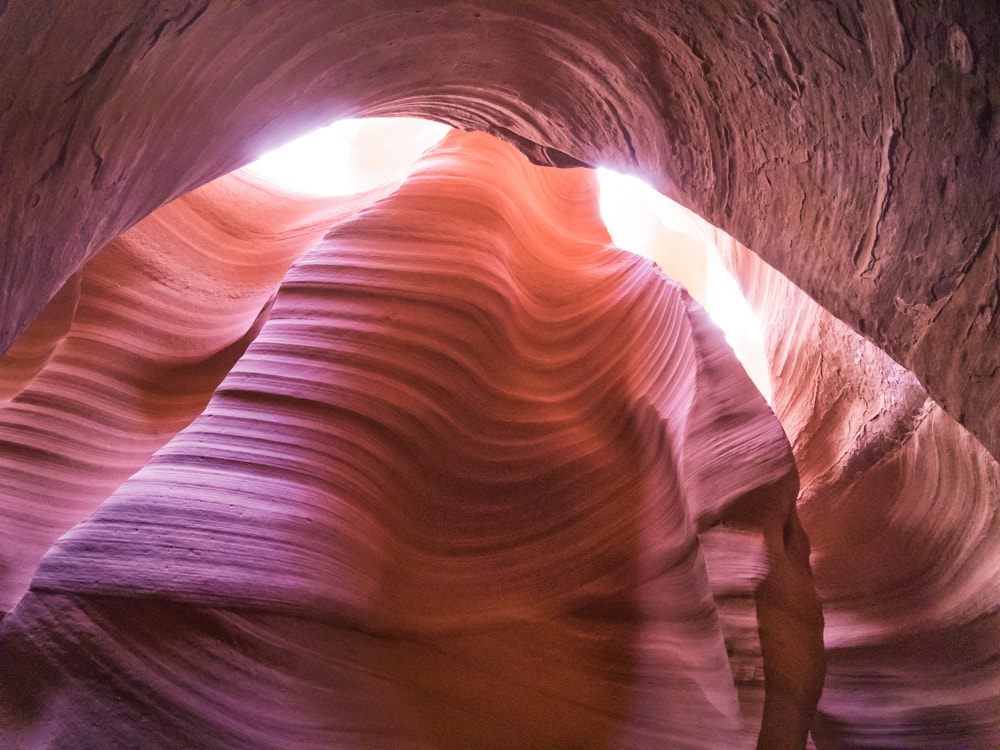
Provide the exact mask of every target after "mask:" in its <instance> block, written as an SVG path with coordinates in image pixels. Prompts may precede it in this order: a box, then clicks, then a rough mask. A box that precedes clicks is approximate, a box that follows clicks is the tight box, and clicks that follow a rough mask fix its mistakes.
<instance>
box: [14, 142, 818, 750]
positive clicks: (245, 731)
mask: <svg viewBox="0 0 1000 750" xmlns="http://www.w3.org/2000/svg"><path fill="white" fill-rule="evenodd" d="M596 207H597V201H596V187H595V184H594V182H593V177H592V176H591V175H590V174H589V173H588V172H586V171H583V170H570V171H557V170H545V169H539V168H537V167H532V166H530V165H529V164H528V163H527V162H526V161H525V160H524V159H523V157H522V156H520V155H519V154H518V153H517V152H515V151H513V150H512V149H511V148H510V147H508V146H504V145H503V144H500V143H499V142H496V141H493V140H492V139H489V138H487V137H485V136H478V135H460V134H453V135H451V136H449V138H448V139H447V140H446V141H445V142H444V143H443V144H442V145H441V146H440V147H438V148H437V149H436V150H435V151H433V152H431V154H429V155H428V156H427V157H425V159H424V160H423V161H422V162H421V163H420V166H419V168H418V169H417V171H416V172H415V173H414V174H413V175H411V176H410V177H409V178H408V179H407V180H406V181H405V182H404V183H403V184H402V185H401V187H399V188H398V189H397V190H396V191H395V192H393V193H392V194H391V195H388V196H386V197H383V198H381V200H379V201H378V202H375V203H372V204H371V205H370V206H368V207H367V208H365V209H364V210H361V211H358V212H356V213H355V214H353V215H352V216H350V217H347V218H345V219H343V220H341V221H339V222H335V223H332V226H331V228H330V229H329V231H328V232H327V233H326V235H325V236H324V238H323V239H322V241H321V242H318V244H316V245H315V246H314V247H313V248H312V249H311V250H310V251H309V252H308V253H307V254H306V255H305V256H304V257H302V259H301V260H299V261H297V262H296V263H295V265H294V266H293V267H292V269H291V270H290V272H289V273H288V275H287V276H286V278H285V280H284V282H283V283H282V285H281V288H280V291H279V292H278V294H277V297H276V299H275V301H274V304H273V307H272V308H271V310H270V311H269V313H268V315H267V320H266V322H264V323H263V325H262V327H261V328H260V332H259V334H258V335H257V336H256V338H255V340H254V341H253V343H251V344H250V345H249V347H248V348H247V350H246V353H245V354H244V355H243V356H242V357H241V358H240V359H239V360H238V361H237V362H236V363H235V365H234V366H233V368H232V370H231V371H230V372H229V373H228V374H227V375H226V376H225V378H224V379H223V381H222V382H221V384H220V385H219V387H218V388H217V389H216V391H215V394H214V395H213V396H212V399H211V401H210V402H209V403H208V405H207V406H206V407H205V409H204V411H203V412H201V414H200V415H199V416H197V418H196V419H195V420H194V421H193V422H192V423H191V424H190V425H189V426H188V427H187V428H185V429H184V430H182V431H181V432H180V433H179V434H178V435H177V436H176V437H175V438H174V439H173V440H171V441H170V442H169V443H168V444H167V445H166V446H165V447H163V448H162V449H160V450H159V451H158V452H157V453H156V454H155V455H154V456H153V457H152V459H151V460H150V461H149V462H148V463H147V464H146V465H145V466H144V467H143V468H141V469H140V470H139V471H138V472H137V473H136V474H135V475H134V476H132V477H131V478H129V479H128V480H127V481H125V482H124V484H122V485H121V486H120V487H119V488H118V489H117V491H115V492H114V494H113V495H112V496H111V497H110V498H109V499H108V500H107V501H105V502H104V503H103V504H102V505H101V506H100V508H98V510H97V511H96V512H95V513H93V514H92V515H91V516H90V517H89V518H88V519H87V520H85V521H84V522H83V523H81V524H79V525H78V526H76V527H75V528H74V529H73V530H72V531H70V532H69V533H68V534H66V535H65V536H64V537H63V538H62V539H60V540H59V541H58V542H56V544H55V545H54V546H53V547H52V549H51V550H50V551H49V552H48V554H47V555H46V556H45V558H44V560H43V561H42V563H41V565H40V567H39V569H38V572H37V574H36V576H35V578H34V580H33V582H32V587H31V590H30V591H29V592H28V593H27V594H26V595H25V596H24V598H23V599H22V600H21V602H20V604H19V605H18V606H17V608H15V609H14V610H13V611H12V612H11V613H10V614H8V616H7V617H6V618H5V620H4V622H3V626H2V632H0V648H2V649H3V654H4V658H5V659H6V660H7V661H8V663H11V664H14V665H15V668H14V669H13V670H11V671H10V672H9V673H7V674H5V675H4V676H3V677H0V695H2V698H3V699H2V700H0V705H2V706H3V707H4V710H5V711H6V712H7V713H6V716H5V717H4V718H5V722H6V723H7V725H8V726H10V727H11V729H9V730H7V737H8V738H12V739H13V741H20V742H26V743H31V742H39V741H53V742H57V743H59V742H62V743H64V744H65V743H67V742H75V743H82V744H94V743H98V744H99V743H100V742H102V741H105V740H106V739H107V738H108V737H111V736H114V737H116V738H119V739H120V741H122V742H126V743H138V744H149V743H154V744H156V743H159V742H165V743H169V744H195V745H213V746H215V745H225V746H230V747H232V746H246V747H250V746H260V745H271V746H284V747H311V746H312V747H319V746H343V745H345V744H356V745H364V746H384V747H430V746H434V747H441V746H456V747H457V746H470V745H472V746H525V747H527V746H536V747H537V746H539V745H560V746H566V745H574V744H595V743H596V744H613V745H625V746H650V747H652V746H657V747H662V746H664V744H667V745H669V744H681V745H684V746H688V747H718V746H720V743H722V744H732V743H734V742H738V741H740V740H739V738H740V736H741V734H742V733H744V732H745V727H743V726H741V719H740V714H739V706H738V702H737V696H736V688H735V684H734V679H733V673H732V667H731V665H730V661H729V660H728V659H727V653H726V644H725V640H724V635H723V632H722V630H721V628H720V621H719V616H718V614H717V609H716V604H715V600H714V599H713V593H715V594H719V593H720V592H723V591H725V590H735V589H739V590H741V591H751V592H752V591H754V590H758V591H759V592H763V593H758V595H757V598H758V611H759V612H760V613H761V640H762V641H763V643H764V646H765V653H764V668H765V672H767V681H768V691H769V697H768V701H769V704H768V705H766V706H765V709H764V730H763V731H764V732H768V731H770V732H782V731H783V732H785V733H786V735H787V736H798V735H801V736H800V741H804V738H805V731H807V729H808V725H809V720H810V718H811V707H810V700H811V702H812V705H815V698H816V697H818V692H815V688H816V687H817V686H818V683H817V682H816V678H817V677H818V678H819V679H820V680H821V678H822V665H821V662H822V655H821V653H820V654H817V653H816V652H815V649H812V650H810V648H809V646H808V641H809V638H808V637H805V638H799V639H798V640H800V641H802V642H803V643H806V644H807V645H805V646H801V645H797V646H796V647H795V648H791V649H787V648H786V649H777V648H775V647H774V646H773V645H769V644H775V643H779V642H780V640H781V637H782V636H788V635H789V634H792V635H795V636H800V635H802V634H806V635H808V634H810V633H811V634H812V637H813V638H815V637H818V633H819V632H820V629H821V627H822V625H821V622H819V621H817V620H816V617H817V615H818V608H816V610H815V611H810V609H809V606H808V603H806V604H805V605H803V603H802V601H803V597H802V593H803V591H804V590H805V589H802V588H801V587H802V586H805V587H806V589H808V590H811V581H810V580H809V576H808V560H807V559H803V558H802V556H801V551H799V552H796V551H795V550H794V549H793V550H788V549H786V541H787V540H783V537H782V529H783V528H786V527H787V523H788V522H789V521H788V519H789V515H788V514H789V513H792V514H793V516H794V502H793V501H794V497H795V487H796V479H795V476H796V475H795V469H794V466H793V464H792V462H791V454H790V452H789V448H788V444H787V442H786V440H785V437H784V434H783V433H782V431H781V428H780V426H779V424H778V423H777V421H776V420H775V419H774V417H773V415H772V414H771V413H770V411H769V409H768V408H767V406H766V404H765V403H764V401H763V399H762V398H761V397H760V395H759V394H758V393H756V391H755V389H754V388H753V386H752V384H751V383H750V381H749V379H748V378H747V377H746V375H745V373H743V371H742V369H741V368H740V367H739V365H738V363H737V362H736V360H735V358H734V357H733V355H732V353H731V351H730V350H729V349H728V348H727V347H726V346H725V344H724V343H723V340H722V336H721V333H720V332H719V331H718V330H717V329H715V328H714V326H712V325H711V324H710V323H709V322H708V320H707V318H706V317H705V315H704V312H703V311H702V310H701V309H700V308H699V307H698V306H697V305H696V304H695V303H693V302H692V301H691V300H690V298H689V297H688V296H687V295H686V293H685V292H684V291H683V290H682V289H681V288H680V287H678V286H677V285H675V284H674V283H672V282H670V281H669V280H668V279H667V278H666V277H664V276H663V275H662V274H661V273H660V272H659V271H657V270H656V269H655V268H654V267H653V266H652V265H651V264H649V263H648V262H647V261H645V260H643V259H640V258H638V257H636V256H632V255H630V254H628V253H624V252H622V251H620V250H616V249H614V248H611V247H609V246H608V242H609V239H608V237H607V234H606V230H605V229H604V227H603V224H602V223H601V221H600V218H599V216H598V214H597V210H596ZM793 516H792V517H793ZM720 521H721V522H722V524H723V527H724V528H720V529H718V530H715V531H711V532H710V531H708V527H710V526H713V525H714V524H716V523H719V522H720ZM726 528H729V529H730V531H728V532H726V531H725V529H726ZM699 530H701V531H703V532H704V535H705V538H706V539H710V538H711V539H716V540H717V539H719V537H718V534H720V533H723V534H724V533H728V534H730V535H732V534H736V535H737V538H744V537H745V538H747V539H748V540H751V539H753V538H756V539H757V540H759V541H758V542H756V543H751V544H750V546H749V548H747V545H746V544H745V543H740V542H738V541H736V542H732V541H730V542H728V544H729V551H728V552H727V551H726V547H725V545H726V544H727V543H726V542H725V541H722V542H710V541H706V542H705V543H704V545H703V544H699V537H698V532H699ZM713 534H715V535H716V536H714V537H713V536H712V535H713ZM720 544H721V545H722V546H721V547H720ZM734 544H735V546H733V545H734ZM754 544H756V547H755V546H754ZM796 544H799V543H798V542H796ZM703 547H704V548H705V549H708V550H710V555H709V556H710V557H713V554H711V553H712V551H713V550H714V561H715V562H714V564H713V567H712V571H711V575H712V579H713V580H714V583H710V579H709V574H710V573H709V570H708V569H707V568H706V564H705V555H704V554H703V552H702V549H703ZM741 548H742V551H739V550H740V549H741ZM763 548H768V549H769V552H770V555H771V557H770V559H769V561H768V558H765V557H762V555H761V552H760V551H759V550H762V549H763ZM720 549H722V552H721V554H720V553H719V550H720ZM755 549H756V550H758V551H756V552H754V550H755ZM747 550H749V551H747ZM738 551H739V554H742V555H743V558H742V559H744V560H748V561H753V562H754V564H755V566H756V568H755V571H746V570H739V566H738V565H734V566H731V567H730V568H729V569H728V570H727V568H726V561H727V560H730V561H732V560H734V559H737V558H736V557H734V555H735V554H737V552H738ZM727 581H728V583H727ZM783 596H784V597H785V599H786V600H787V599H788V598H789V597H790V596H791V598H792V599H794V600H795V601H797V602H798V603H797V604H796V605H795V606H792V607H791V608H790V607H789V606H788V602H787V601H784V603H783V599H782V597H783ZM814 597H815V595H813V598H814ZM796 607H797V609H796ZM768 618H771V619H768ZM154 634H155V635H154ZM769 648H770V651H769V650H768V649H769ZM779 651H784V653H779ZM789 659H791V660H792V661H793V662H794V666H795V667H796V668H795V669H791V668H790V662H789ZM57 665H58V666H57ZM94 674H100V675H101V677H100V678H98V679H92V676H93V675H94ZM32 675H35V676H34V677H32ZM39 675H53V677H52V678H45V677H39ZM810 685H811V686H812V690H813V691H814V692H813V693H812V698H811V699H810V697H809V695H810V693H809V690H806V693H805V694H801V689H802V688H803V687H808V686H810ZM796 690H800V694H798V695H796V694H795V692H796ZM803 695H804V697H803ZM67 706H72V707H73V708H72V709H68V708H67ZM755 729H756V728H755Z"/></svg>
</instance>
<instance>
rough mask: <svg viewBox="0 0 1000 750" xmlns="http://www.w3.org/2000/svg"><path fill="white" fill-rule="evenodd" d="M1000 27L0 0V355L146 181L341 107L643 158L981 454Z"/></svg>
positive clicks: (901, 10) (800, 8)
mask: <svg viewBox="0 0 1000 750" xmlns="http://www.w3.org/2000/svg"><path fill="white" fill-rule="evenodd" d="M996 22H997V14H996V9H995V8H994V7H993V6H992V5H991V4H989V3H982V2H977V1H975V0H949V1H948V2H943V3H938V4H936V5H932V4H926V3H907V4H905V5H903V6H901V5H900V4H898V3H895V2H891V1H890V0H879V2H875V3H866V4H864V5H862V4H860V3H854V2H850V1H849V0H838V1H837V2H834V3H830V4H816V3H786V4H783V5H781V6H780V7H774V6H773V5H772V4H770V3H758V2H742V3H738V4H737V5H736V6H734V7H728V6H727V7H725V8H723V7H722V6H719V5H716V4H712V3H683V4H680V3H676V4H671V5H661V4H640V5H639V6H629V5H627V4H626V5H619V4H615V3H594V4H592V5H588V7H587V8H586V9H585V10H582V9H581V8H580V7H579V5H578V3H575V2H552V3H517V4H514V5H503V6H497V5H496V4H493V3H487V2H483V3H465V2H462V3H457V2H456V3H451V2H448V3H435V4H433V5H431V6H428V5H426V4H424V3H421V2H410V1H408V2H402V3H392V4H391V5H390V6H388V7H379V6H374V5H372V4H371V3H370V2H368V1H367V0H356V2H345V3H336V4H330V3H327V2H322V1H320V0H315V1H313V2H297V3H293V4H278V3H256V4H237V3H211V4H208V3H205V4H202V3H194V4H189V3H184V4H181V3H154V4H149V5H145V4H141V3H134V2H131V1H130V0H115V1H114V2H101V3H98V4H96V6H95V4H91V3H75V4H73V5H71V6H70V7H63V6H56V5H50V4H45V3H42V4H40V3H34V2H15V3H12V4H11V5H10V6H9V7H8V8H7V9H6V10H5V11H4V13H3V15H2V16H0V49H2V50H3V51H4V52H3V55H4V63H5V64H4V65H3V66H2V68H0V91H3V92H4V94H3V99H2V100H0V153H2V154H3V166H2V171H3V179H2V180H0V227H2V231H3V233H4V234H3V235H2V237H0V245H2V247H3V248H4V262H3V265H2V267H0V300H2V305H3V309H2V311H0V333H2V337H0V348H3V349H5V348H6V347H7V346H9V344H10V343H11V342H12V341H13V338H14V336H15V335H16V333H17V332H18V331H20V330H22V329H23V328H24V327H25V326H26V325H27V324H28V322H29V321H30V320H31V319H32V318H33V317H34V316H35V314H36V313H37V312H38V311H39V310H40V309H41V307H42V306H43V305H44V304H45V302H46V301H47V300H48V298H50V297H51V296H52V295H53V294H54V293H55V291H56V290H57V289H59V288H60V287H61V286H62V283H63V282H64V281H65V280H66V279H68V278H69V277H70V276H71V275H72V274H73V273H74V272H75V271H76V270H77V269H78V268H79V266H80V264H81V263H82V262H83V260H84V259H86V258H87V257H89V256H90V255H92V254H93V253H95V252H96V251H97V250H98V249H100V248H101V247H103V246H104V245H105V244H106V243H107V242H108V241H110V240H111V239H112V238H114V237H115V236H117V235H118V234H119V233H121V232H122V231H123V230H124V229H126V228H128V227H129V226H131V225H132V224H134V223H135V222H137V221H138V220H139V219H141V218H142V217H143V216H145V215H147V214H148V213H149V212H150V211H152V210H153V209H154V208H156V207H157V206H159V205H161V204H163V203H164V202H166V201H168V200H170V199H172V198H174V197H177V196H179V195H181V194H183V193H184V192H187V191H188V190H190V189H191V188H193V187H195V186H197V185H200V184H202V183H204V182H206V181H208V180H210V179H212V178H214V177H217V176H219V175H221V174H223V173H226V172H228V171H230V170H231V169H233V168H235V167H238V166H240V165H241V164H244V163H246V162H247V161H249V160H250V159H251V158H253V157H254V156H256V155H257V154H260V153H261V152H263V151H264V150H267V149H268V148H270V147H273V146H275V145H277V144H278V143H279V142H281V141H283V140H285V139H287V138H290V137H291V136H293V135H296V134H298V133H301V132H304V131H305V130H308V129H309V128H310V127H314V126H316V125H319V124H322V123H324V122H328V121H330V120H332V119H335V118H336V117H338V116H342V115H344V114H348V113H354V114H362V115H369V116H372V115H389V114H395V115H416V116H427V117H431V118H436V119H440V120H442V121H444V122H448V123H451V124H455V125H459V126H462V127H468V128H476V129H481V130H485V131H487V132H490V133H492V134H494V135H499V136H501V137H504V138H507V139H509V140H510V141H511V142H513V143H515V144H517V145H518V146H519V147H520V148H522V149H523V150H524V151H525V152H526V153H528V154H529V155H530V156H531V157H532V158H534V159H535V160H537V161H539V162H542V163H556V164H563V165H566V164H572V163H578V162H585V163H588V164H594V165H597V164H604V165H611V166H616V167H619V168H622V169H626V170H632V171H637V172H638V173H640V174H642V175H644V176H645V177H647V178H648V179H649V180H650V181H651V182H652V183H653V184H654V185H655V186H656V187H658V188H659V189H660V190H662V191H663V192H664V193H666V194H667V195H668V196H670V197H674V198H677V199H678V200H679V201H680V202H681V203H683V204H684V205H686V206H689V207H690V208H692V209H694V210H695V211H696V212H697V213H699V214H701V215H702V216H704V217H706V218H707V219H709V220H710V221H711V222H712V223H714V224H715V225H717V226H720V227H722V228H723V229H725V230H727V231H728V232H730V233H731V234H732V235H733V236H735V237H737V238H738V239H739V240H741V241H742V242H743V243H744V244H746V245H747V246H748V247H751V248H753V249H754V250H755V252H757V253H760V254H761V256H762V257H763V258H764V259H765V260H767V261H768V262H769V263H771V264H772V265H773V266H774V267H776V268H777V269H779V270H780V271H782V272H784V273H785V274H787V275H788V277H789V278H790V279H791V280H792V281H793V282H795V283H797V284H798V285H799V286H800V287H801V288H803V289H804V290H805V291H806V292H807V293H809V294H810V295H812V296H813V297H814V298H815V299H817V300H818V301H819V302H820V303H821V304H823V305H824V306H825V307H826V308H827V309H829V310H830V311H831V312H833V313H834V315H836V316H837V317H839V318H841V319H843V320H845V321H846V322H848V324H849V325H851V326H852V327H853V328H854V329H855V330H857V331H860V332H861V333H862V334H863V335H865V336H867V337H869V338H871V340H873V341H874V342H875V343H876V344H878V345H879V346H881V347H883V348H884V349H886V350H887V351H888V352H889V353H890V354H891V355H892V356H893V357H895V358H896V359H897V360H898V361H900V362H901V363H903V364H904V365H905V366H907V367H909V368H911V369H912V370H913V371H914V372H915V373H916V375H917V376H918V378H919V379H920V380H921V382H922V383H923V384H924V385H925V387H927V388H928V390H929V392H930V393H931V395H932V396H933V397H934V398H935V399H936V400H937V401H938V403H940V404H941V405H942V407H943V408H944V409H946V410H947V411H948V412H949V413H950V414H951V415H952V416H953V417H955V418H956V419H957V420H958V421H959V422H961V423H962V424H964V425H966V426H967V427H969V428H970V429H971V430H972V431H973V433H974V434H976V435H977V436H978V437H979V438H980V439H981V440H982V441H983V442H984V443H985V444H986V445H987V447H988V448H989V449H990V451H991V452H992V453H993V455H994V456H996V455H997V453H998V451H1000V427H998V425H1000V419H997V414H996V412H995V409H996V404H998V403H1000V379H998V378H997V377H996V373H997V371H998V369H997V368H998V367H1000V347H998V346H997V336H998V333H997V331H998V330H1000V328H998V327H997V326H996V315H997V310H998V307H997V305H998V303H1000V302H998V296H997V292H996V288H997V278H998V276H997V274H998V265H997V257H998V247H997V242H998V241H1000V240H998V236H1000V235H998V233H997V222H996V213H997V212H996V206H997V205H998V203H1000V118H998V117H997V116H996V112H997V111H998V110H1000V69H998V68H1000V49H998V45H1000V41H998V38H997V35H996V34H995V33H994V31H995V29H996ZM942 351H949V352H952V354H951V356H949V357H947V358H942V356H941V352H942Z"/></svg>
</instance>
